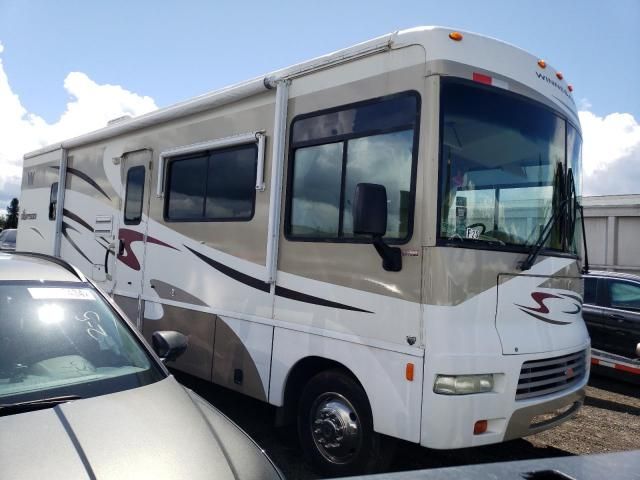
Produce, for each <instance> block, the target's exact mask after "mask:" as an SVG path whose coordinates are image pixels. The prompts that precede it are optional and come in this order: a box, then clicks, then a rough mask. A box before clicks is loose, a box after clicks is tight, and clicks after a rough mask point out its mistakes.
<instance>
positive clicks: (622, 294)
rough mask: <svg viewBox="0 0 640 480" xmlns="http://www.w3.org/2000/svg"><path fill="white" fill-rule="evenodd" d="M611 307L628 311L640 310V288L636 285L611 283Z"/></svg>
mask: <svg viewBox="0 0 640 480" xmlns="http://www.w3.org/2000/svg"><path fill="white" fill-rule="evenodd" d="M609 295H610V298H611V306H612V307H613V308H621V309H628V310H640V286H639V285H637V284H635V283H629V282H619V281H609Z"/></svg>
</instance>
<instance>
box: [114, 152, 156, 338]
mask: <svg viewBox="0 0 640 480" xmlns="http://www.w3.org/2000/svg"><path fill="white" fill-rule="evenodd" d="M151 161H152V151H151V150H149V149H143V150H136V151H133V152H128V153H126V154H124V155H123V156H122V190H121V192H122V193H121V198H122V202H121V208H120V221H119V222H118V225H119V229H118V235H117V239H116V258H117V260H118V261H117V262H115V263H116V267H115V272H113V273H114V280H115V289H114V292H113V294H114V295H113V297H114V299H115V301H116V303H118V305H119V306H120V307H121V308H122V309H123V310H124V311H125V313H126V314H127V316H128V317H129V319H130V320H131V321H133V322H135V323H136V325H137V326H138V328H141V326H142V325H141V316H140V295H141V292H142V278H143V272H144V260H145V252H146V241H147V220H148V214H149V192H150V190H151V185H150V183H151V174H150V172H149V169H150V166H151Z"/></svg>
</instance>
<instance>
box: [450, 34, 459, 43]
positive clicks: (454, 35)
mask: <svg viewBox="0 0 640 480" xmlns="http://www.w3.org/2000/svg"><path fill="white" fill-rule="evenodd" d="M449 38H450V39H451V40H455V41H456V42H459V41H460V40H462V34H461V33H460V32H451V33H450V34H449Z"/></svg>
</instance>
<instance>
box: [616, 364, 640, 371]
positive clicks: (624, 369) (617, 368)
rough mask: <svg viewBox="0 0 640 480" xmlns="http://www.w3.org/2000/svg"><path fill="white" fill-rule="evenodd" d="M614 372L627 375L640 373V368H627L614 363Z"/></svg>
mask: <svg viewBox="0 0 640 480" xmlns="http://www.w3.org/2000/svg"><path fill="white" fill-rule="evenodd" d="M614 368H615V369H616V370H622V371H623V372H628V373H640V368H634V367H629V366H628V365H622V364H620V363H616V364H615V365H614Z"/></svg>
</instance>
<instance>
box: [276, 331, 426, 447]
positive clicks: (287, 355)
mask: <svg viewBox="0 0 640 480" xmlns="http://www.w3.org/2000/svg"><path fill="white" fill-rule="evenodd" d="M308 356H319V357H323V358H330V359H332V360H335V361H337V362H339V363H342V364H343V365H345V366H346V367H347V368H348V369H349V370H351V372H353V374H354V375H355V376H356V378H357V379H358V381H360V383H361V384H362V386H363V388H364V390H365V392H366V393H367V397H368V399H369V402H370V404H371V411H372V413H373V419H374V420H373V424H374V425H373V426H374V430H375V431H376V432H380V433H384V434H386V435H391V436H393V437H397V438H402V439H404V440H408V441H412V442H418V441H419V437H420V421H419V419H420V406H421V399H422V398H421V397H422V392H421V390H422V366H421V364H420V363H419V362H417V361H416V358H415V357H411V356H408V355H404V354H401V353H396V352H390V351H388V350H379V349H376V348H371V347H366V346H363V345H356V344H353V343H350V342H343V341H340V340H334V339H328V338H323V337H321V336H316V335H307V334H305V333H302V332H296V331H292V330H285V329H280V328H276V330H275V333H274V343H273V367H272V370H271V386H270V389H269V403H271V404H273V405H282V402H283V395H284V386H285V384H286V380H287V375H288V373H289V371H290V370H291V368H292V367H293V366H294V365H295V364H296V363H297V362H298V361H300V360H301V359H303V358H305V357H308ZM407 362H412V363H414V365H415V370H414V380H413V382H410V381H408V380H406V378H405V369H406V364H407Z"/></svg>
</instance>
